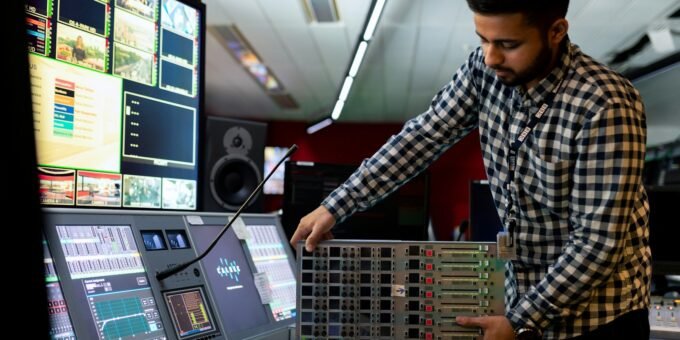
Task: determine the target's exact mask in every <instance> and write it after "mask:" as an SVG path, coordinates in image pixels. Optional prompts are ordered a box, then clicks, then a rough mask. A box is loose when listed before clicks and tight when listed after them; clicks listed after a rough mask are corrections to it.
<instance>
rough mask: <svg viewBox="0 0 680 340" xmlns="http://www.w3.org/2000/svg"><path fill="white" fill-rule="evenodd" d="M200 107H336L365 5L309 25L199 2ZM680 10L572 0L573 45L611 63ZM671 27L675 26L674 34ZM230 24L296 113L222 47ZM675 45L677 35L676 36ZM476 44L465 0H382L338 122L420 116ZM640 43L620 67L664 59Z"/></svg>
mask: <svg viewBox="0 0 680 340" xmlns="http://www.w3.org/2000/svg"><path fill="white" fill-rule="evenodd" d="M204 1H205V3H206V7H207V25H208V27H209V29H208V33H207V35H206V51H207V55H206V111H207V113H208V114H211V115H221V116H229V117H237V118H244V119H256V120H295V121H305V122H312V121H315V120H317V119H319V118H321V117H323V116H328V115H329V114H330V112H331V110H332V109H333V105H334V103H335V100H336V98H337V95H338V92H339V88H340V86H341V85H342V81H343V79H344V75H345V72H346V70H347V67H348V64H349V63H350V62H351V58H353V51H354V47H355V44H356V42H357V40H358V37H359V35H360V34H361V33H362V32H361V30H362V28H363V23H364V20H365V18H366V16H367V13H368V11H369V7H370V3H371V1H369V0H336V4H337V9H338V13H339V16H340V21H339V22H335V23H310V22H309V20H308V18H307V15H306V12H305V9H304V5H303V1H304V0H249V1H243V0H204ZM678 9H680V0H572V1H571V6H570V9H569V14H568V19H569V21H570V36H571V39H572V41H573V42H575V43H577V44H578V45H580V46H581V48H582V49H583V50H584V51H585V52H586V53H588V54H590V55H591V56H593V57H595V58H597V59H599V60H601V61H603V62H608V61H609V60H611V58H612V56H613V55H614V54H616V53H618V52H621V51H623V50H625V49H628V48H629V47H631V46H632V45H633V44H635V43H636V42H637V41H638V40H639V39H640V38H641V37H643V36H644V34H645V32H646V30H647V29H648V27H649V26H650V25H651V24H653V23H658V22H659V20H663V19H665V18H668V17H669V15H671V13H673V12H675V11H677V10H678ZM678 21H679V20H672V21H671V24H672V25H675V26H673V27H674V30H675V31H677V30H678V28H679V27H678V25H677V24H678ZM226 25H235V26H236V27H237V28H238V29H239V31H240V32H241V33H242V34H243V36H244V37H245V38H246V39H247V40H248V42H249V43H250V45H251V46H252V47H253V49H254V50H255V52H256V53H257V54H258V55H259V57H260V58H261V59H262V61H264V63H265V64H267V65H268V66H269V67H270V69H271V70H272V72H273V73H274V74H275V75H276V76H277V77H278V79H279V80H280V82H281V84H282V85H283V86H284V87H285V89H286V90H287V92H288V93H289V94H290V95H291V96H292V97H293V98H294V99H295V101H296V102H297V103H298V104H299V109H282V108H280V107H279V106H277V105H276V103H275V102H274V101H273V100H272V99H270V97H269V96H267V94H266V92H265V91H264V90H263V88H262V87H260V86H259V85H258V83H257V82H256V81H255V80H254V79H253V78H252V77H251V76H249V74H248V73H247V72H246V71H245V69H243V68H242V67H241V66H240V64H239V63H238V62H237V61H236V60H235V59H234V58H233V57H232V55H231V54H229V53H228V52H227V50H226V49H225V43H224V41H221V39H222V38H221V36H220V35H219V34H216V33H215V32H216V28H219V27H221V26H226ZM674 39H675V49H676V51H677V50H678V49H680V38H678V35H677V34H675V36H674ZM478 44H479V38H478V37H477V36H476V35H475V33H474V25H473V21H472V13H471V12H470V10H469V9H468V8H467V5H466V2H465V1H464V0H387V3H386V6H385V10H384V12H383V16H382V19H381V21H380V23H379V25H378V28H377V31H376V33H375V36H374V38H373V39H372V41H371V43H370V44H369V46H368V51H367V54H366V58H365V60H364V64H363V65H362V67H361V69H360V70H359V73H358V75H357V78H356V81H355V84H354V86H353V88H352V91H351V92H350V94H349V97H348V99H347V103H346V105H345V109H344V110H343V114H342V116H341V117H340V121H341V122H402V121H404V120H406V119H408V118H410V117H412V116H414V115H416V114H418V113H420V112H422V111H423V110H425V109H426V108H427V106H428V105H429V102H430V100H431V98H432V96H433V95H434V94H435V93H436V92H437V90H438V89H439V88H440V87H441V86H442V85H443V84H445V83H446V82H447V81H448V80H449V79H450V77H451V75H452V74H453V72H454V71H455V70H456V68H457V67H458V66H459V65H460V64H461V63H462V62H463V61H464V59H465V58H466V57H467V55H468V54H469V53H470V51H472V49H474V48H475V47H476V46H478ZM669 54H670V52H666V53H657V52H655V51H654V50H653V49H652V48H651V46H647V47H645V48H644V49H643V50H642V51H641V52H639V53H637V54H636V55H635V56H634V57H633V58H631V59H629V61H628V62H627V63H625V64H623V65H618V66H617V67H618V69H619V70H622V71H623V70H625V69H626V68H631V67H635V66H643V65H645V64H648V63H650V62H652V61H655V60H657V59H660V58H662V57H664V56H667V55H669Z"/></svg>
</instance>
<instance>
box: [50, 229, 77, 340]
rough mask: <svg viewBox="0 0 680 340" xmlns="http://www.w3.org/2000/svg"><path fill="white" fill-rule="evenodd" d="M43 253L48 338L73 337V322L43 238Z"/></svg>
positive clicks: (74, 336)
mask: <svg viewBox="0 0 680 340" xmlns="http://www.w3.org/2000/svg"><path fill="white" fill-rule="evenodd" d="M43 255H44V257H45V284H46V286H47V287H46V289H47V317H48V318H49V324H50V329H49V334H50V339H75V338H76V335H75V333H74V332H73V324H72V323H71V317H70V315H69V312H68V307H67V306H66V300H65V299H64V294H63V292H62V291H61V285H60V284H59V276H58V275H57V271H56V268H54V262H53V260H52V254H51V253H50V249H49V248H48V247H47V241H45V240H43Z"/></svg>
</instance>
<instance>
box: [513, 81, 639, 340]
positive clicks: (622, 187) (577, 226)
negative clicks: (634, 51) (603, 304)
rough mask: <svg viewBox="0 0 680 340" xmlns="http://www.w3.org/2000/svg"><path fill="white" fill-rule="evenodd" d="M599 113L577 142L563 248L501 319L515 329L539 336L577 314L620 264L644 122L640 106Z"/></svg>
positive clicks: (612, 106) (607, 107)
mask: <svg viewBox="0 0 680 340" xmlns="http://www.w3.org/2000/svg"><path fill="white" fill-rule="evenodd" d="M632 91H634V90H632ZM635 93H636V92H635ZM601 107H602V108H601V109H600V110H598V111H596V112H595V113H591V114H590V115H591V117H586V122H585V123H584V125H583V129H582V130H581V132H580V133H579V135H578V138H577V141H576V142H577V150H578V154H577V155H576V159H575V165H574V173H573V186H572V190H571V197H570V202H569V223H570V226H571V228H570V230H571V231H570V235H569V236H570V238H569V242H568V243H567V244H566V247H565V249H564V250H563V251H562V254H561V256H559V258H558V259H557V261H556V262H555V263H554V264H553V265H552V266H550V268H549V270H548V273H547V275H546V276H545V277H544V278H543V279H542V280H541V281H539V282H538V283H537V284H536V285H535V286H532V287H531V288H530V289H529V290H528V291H527V293H526V294H525V295H524V296H522V297H521V298H520V300H519V302H518V304H517V305H516V307H515V308H514V309H512V310H510V311H509V312H508V313H507V314H506V316H507V317H508V319H509V320H510V322H511V323H512V324H513V326H514V327H515V329H517V328H518V327H521V326H524V325H529V326H533V327H537V328H539V329H544V328H546V327H547V326H548V325H549V324H550V323H551V322H553V321H554V320H558V319H560V318H563V317H566V316H568V315H578V314H579V312H578V311H577V310H576V305H577V304H578V303H581V302H583V301H586V300H587V299H588V298H590V296H591V294H592V292H593V290H594V289H596V288H597V287H598V286H600V285H602V284H603V283H604V282H605V281H606V280H608V279H609V278H610V276H611V274H612V272H613V271H614V270H615V269H616V268H617V266H619V265H620V261H622V259H621V258H622V255H623V253H624V249H625V237H626V234H627V233H628V232H629V228H630V225H631V223H633V222H634V221H632V220H631V218H632V215H633V209H634V203H635V202H634V200H635V199H636V197H637V196H636V194H637V192H638V190H639V188H640V185H641V181H642V179H641V176H642V168H643V165H644V155H645V143H646V123H645V117H644V109H643V107H642V103H641V101H639V100H633V103H632V104H624V103H619V102H616V101H613V100H611V99H610V100H609V101H607V102H606V103H604V105H602V106H601ZM623 284H626V283H623ZM616 287H618V286H615V288H614V289H613V291H611V292H610V291H607V293H606V295H607V297H608V298H616V295H618V292H616V291H615V290H616Z"/></svg>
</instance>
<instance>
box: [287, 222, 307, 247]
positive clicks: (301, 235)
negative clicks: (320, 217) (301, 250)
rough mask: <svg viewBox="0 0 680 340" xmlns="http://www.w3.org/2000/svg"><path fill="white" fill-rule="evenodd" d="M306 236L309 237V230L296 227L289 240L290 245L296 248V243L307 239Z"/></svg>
mask: <svg viewBox="0 0 680 340" xmlns="http://www.w3.org/2000/svg"><path fill="white" fill-rule="evenodd" d="M307 235H309V228H305V227H302V226H299V225H298V227H297V229H295V233H293V237H291V238H290V244H291V245H292V246H293V247H294V248H295V247H297V243H298V242H299V241H301V240H304V239H305V238H307Z"/></svg>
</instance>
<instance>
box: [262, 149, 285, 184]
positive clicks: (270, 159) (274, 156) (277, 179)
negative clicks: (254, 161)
mask: <svg viewBox="0 0 680 340" xmlns="http://www.w3.org/2000/svg"><path fill="white" fill-rule="evenodd" d="M286 152H288V148H282V147H277V146H267V147H265V148H264V171H263V172H262V173H263V174H264V176H267V175H268V174H269V172H270V171H272V169H274V166H276V163H278V162H279V161H280V160H281V158H283V156H285V155H286ZM285 170H286V164H285V162H284V163H282V164H281V165H280V166H279V167H278V169H276V172H274V173H273V174H272V177H270V178H269V180H268V181H267V182H265V183H264V188H263V189H262V191H263V192H264V193H265V195H283V177H284V174H285Z"/></svg>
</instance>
